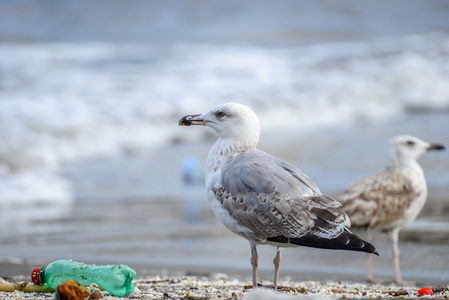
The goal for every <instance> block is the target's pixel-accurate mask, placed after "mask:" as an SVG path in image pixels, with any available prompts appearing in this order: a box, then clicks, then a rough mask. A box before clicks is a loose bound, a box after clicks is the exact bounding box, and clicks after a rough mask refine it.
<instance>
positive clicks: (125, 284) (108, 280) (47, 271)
mask: <svg viewBox="0 0 449 300" xmlns="http://www.w3.org/2000/svg"><path fill="white" fill-rule="evenodd" d="M135 277H136V272H135V271H134V270H133V269H131V268H130V267H128V266H126V265H107V266H92V265H86V264H83V263H78V262H75V261H71V260H57V261H54V262H52V263H51V264H49V265H48V266H47V267H46V268H36V269H34V270H33V272H32V273H31V279H32V281H33V282H34V284H37V285H39V284H44V283H46V284H47V285H48V286H50V287H52V288H54V289H56V288H57V287H58V285H60V284H61V283H63V282H65V281H67V280H69V279H72V280H75V281H77V282H78V283H79V284H80V285H82V286H85V285H89V284H92V283H95V284H96V285H98V286H99V287H101V288H103V289H104V290H105V291H107V292H109V293H110V294H111V295H113V296H116V297H124V296H127V295H129V294H131V293H132V292H133V291H134V286H133V285H132V280H133V279H134V278H135Z"/></svg>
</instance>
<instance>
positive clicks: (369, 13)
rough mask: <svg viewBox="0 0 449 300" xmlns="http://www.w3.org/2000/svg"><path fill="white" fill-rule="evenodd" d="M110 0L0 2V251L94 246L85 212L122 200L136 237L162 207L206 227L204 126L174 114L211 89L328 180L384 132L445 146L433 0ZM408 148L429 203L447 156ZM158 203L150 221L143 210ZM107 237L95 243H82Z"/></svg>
mask: <svg viewBox="0 0 449 300" xmlns="http://www.w3.org/2000/svg"><path fill="white" fill-rule="evenodd" d="M110 3H112V4H113V5H106V2H103V1H99V2H96V4H93V3H89V4H88V5H87V3H86V2H84V1H65V2H59V1H49V2H42V3H30V2H28V1H15V2H14V1H1V2H0V11H1V12H0V128H1V130H0V141H1V142H0V226H1V227H2V230H1V233H0V243H1V245H2V246H0V259H1V258H7V257H16V256H18V257H23V258H33V257H38V258H50V257H59V256H61V254H62V253H67V252H66V251H67V249H65V248H64V247H63V248H60V247H56V244H58V243H59V242H61V243H66V240H65V238H64V237H65V236H67V234H69V233H70V234H74V237H75V238H74V239H79V240H80V245H84V246H86V245H88V244H90V248H92V249H91V250H89V251H87V252H88V253H89V254H86V255H85V256H84V259H87V258H89V259H91V260H95V259H96V258H98V257H97V256H98V255H99V253H101V252H102V251H105V250H104V248H103V247H106V248H107V249H109V250H111V249H113V248H114V247H115V246H117V245H118V244H119V243H118V242H117V241H116V239H115V238H113V237H111V236H109V235H110V233H109V231H110V230H109V229H108V227H104V228H103V227H101V226H100V227H96V225H98V224H97V223H96V220H98V219H100V220H101V219H102V218H104V217H101V213H102V211H104V213H118V211H120V210H121V209H122V208H124V207H127V208H126V209H125V211H126V212H128V214H124V215H120V217H119V218H118V219H117V220H116V222H117V226H118V227H120V228H124V229H123V230H124V231H126V230H127V229H126V228H132V230H133V231H134V232H135V233H136V235H137V237H134V238H133V241H134V240H135V243H139V242H143V241H144V240H145V239H146V238H148V237H151V238H152V239H153V238H155V237H156V238H157V237H158V236H163V235H164V234H174V233H173V230H171V229H167V228H166V227H164V226H168V228H170V225H169V224H170V222H169V221H171V222H172V221H173V220H172V219H173V218H172V216H171V214H172V213H173V211H177V213H178V214H180V215H182V216H184V217H186V218H185V219H183V220H185V223H182V226H186V228H191V230H193V232H195V230H196V229H195V228H196V227H195V226H197V227H200V228H203V227H202V226H205V227H207V226H210V222H214V221H212V220H214V219H213V216H211V214H210V211H209V210H208V207H207V203H206V200H205V197H204V190H203V189H204V187H203V184H202V182H203V181H204V178H203V177H204V175H203V171H204V161H205V157H206V155H207V152H208V149H209V148H210V146H211V145H212V143H213V140H214V136H213V134H212V132H211V131H208V130H206V129H204V128H180V127H178V126H177V122H178V120H179V118H181V117H182V116H184V115H186V114H194V113H202V112H205V111H206V110H208V109H210V108H211V107H213V106H214V105H216V104H218V103H222V102H229V101H234V102H240V103H243V104H246V105H248V106H250V107H252V108H253V110H254V111H256V113H257V114H258V115H259V118H260V120H261V126H262V136H261V141H260V147H261V148H262V149H264V150H267V151H268V152H270V153H272V154H274V155H277V156H280V157H282V158H284V159H287V160H290V161H292V162H294V163H295V164H297V165H298V166H299V167H300V168H301V169H303V170H304V171H305V172H306V173H307V174H309V175H310V176H311V178H312V179H313V180H314V181H315V182H316V183H317V184H318V185H319V186H320V188H321V190H322V191H323V192H326V193H328V194H330V195H336V194H337V193H338V192H340V191H342V190H343V189H344V188H345V187H346V186H347V185H348V184H349V183H351V182H352V181H353V180H356V179H357V178H359V177H361V176H364V175H367V174H370V173H373V172H377V171H381V170H382V169H383V164H384V150H385V149H384V147H385V143H386V141H387V139H389V138H390V137H392V136H394V135H396V134H403V133H406V134H412V135H416V136H418V137H420V138H422V139H425V140H429V141H432V142H440V143H443V144H446V146H449V135H448V133H447V127H448V125H449V19H448V18H447V13H449V6H448V5H447V3H446V2H445V1H432V2H425V3H424V2H421V1H396V2H395V3H394V4H393V3H390V2H387V1H385V2H382V3H384V5H380V4H379V5H376V6H374V5H373V4H370V3H359V2H356V1H343V2H341V3H340V4H339V5H337V4H334V3H332V2H330V1H314V2H313V3H309V2H307V1H281V2H280V4H276V5H275V4H273V3H272V2H270V1H259V2H254V1H249V2H245V3H240V2H238V1H229V2H226V3H221V2H219V1H210V2H209V1H208V2H206V1H186V2H184V3H183V4H176V3H175V2H171V1H167V2H164V3H159V2H157V1H148V2H146V3H144V4H142V3H140V4H134V5H126V4H123V3H122V2H119V1H113V2H107V4H110ZM119 12H120V13H119ZM421 162H422V164H423V167H424V169H425V172H426V175H427V179H428V183H429V203H430V205H428V206H426V209H425V215H426V216H438V217H441V216H442V215H444V214H445V213H444V212H447V211H448V210H449V204H447V203H448V198H447V196H446V195H447V191H448V187H449V156H448V155H447V153H446V152H442V153H431V154H428V155H426V156H425V157H423V159H422V160H421ZM186 172H190V173H191V174H192V176H193V179H192V180H193V181H192V182H193V184H186V182H185V175H186ZM147 202H150V203H155V204H154V205H155V207H153V206H152V204H142V203H147ZM158 203H162V204H158ZM146 205H149V206H148V207H147V206H146ZM109 206H110V207H112V208H111V210H112V212H110V211H109V210H108V209H107V207H109ZM128 206H129V207H128ZM80 207H81V208H80ZM86 207H87V208H86ZM89 207H95V208H96V209H97V211H96V212H95V213H93V212H91V211H90V209H89ZM142 207H144V208H146V209H148V210H149V211H148V212H147V211H146V210H142ZM174 207H176V209H175V208H174ZM116 209H117V210H116ZM74 214H81V215H77V217H75V216H74ZM156 215H158V217H159V219H160V220H159V219H158V220H159V222H161V223H160V224H164V226H160V227H159V226H157V225H155V223H153V222H150V223H149V224H147V225H148V226H145V224H146V223H145V221H144V220H145V218H147V217H148V218H153V217H154V216H156ZM83 216H85V217H83ZM133 216H134V217H133ZM109 218H110V217H107V218H106V219H107V220H109ZM133 218H134V220H135V222H136V224H135V225H136V226H135V227H133V226H132V225H130V224H129V223H130V222H131V223H133V221H132V219H133ZM136 220H140V221H141V223H140V225H139V223H138V222H137V221H136ZM198 222H199V223H198ZM102 224H103V225H104V226H106V225H105V224H109V221H107V222H105V223H102ZM192 224H193V225H192ZM195 224H196V225H195ZM198 224H201V225H198ZM214 224H215V223H214ZM109 225H110V224H109ZM178 225H179V224H178ZM77 226H80V228H82V233H78V234H77V233H75V232H76V227H77ZM182 226H181V227H182ZM155 227H156V228H155ZM95 228H101V230H100V229H99V233H97V234H95V233H91V234H92V235H87V236H86V234H85V232H86V231H89V232H91V231H94V232H95ZM176 228H178V227H176ZM130 230H131V229H130ZM203 230H204V229H201V230H199V232H200V233H198V236H197V235H195V234H193V237H192V239H190V240H189V239H186V240H185V241H184V242H185V243H187V244H186V245H187V246H186V247H188V244H189V243H194V241H195V240H196V239H199V237H200V236H202V235H203V234H204V232H203ZM115 232H118V231H115ZM123 234H124V233H123ZM207 234H208V235H210V236H212V237H214V234H213V233H211V232H208V233H207ZM220 234H221V233H220ZM220 234H219V235H220ZM104 235H105V236H107V238H106V239H107V240H108V243H107V245H101V243H100V244H96V243H95V242H93V241H95V240H96V239H99V240H101V238H102V236H104ZM54 236H57V237H58V238H56V240H55V239H53V238H52V237H54ZM214 238H216V237H214ZM109 239H111V240H109ZM192 241H193V242H192ZM33 243H37V244H39V245H44V244H49V245H52V246H53V247H51V246H49V247H44V246H42V247H37V250H36V251H32V250H31V245H32V244H33ZM70 243H72V244H74V243H75V242H74V241H71V242H70ZM70 243H69V244H70ZM149 243H151V242H149ZM18 245H21V249H22V250H20V251H14V249H16V247H17V246H18ZM164 245H165V246H163V247H162V246H161V248H160V249H159V250H158V251H161V252H158V253H162V252H164V249H166V247H168V246H167V245H168V244H164ZM197 246H198V245H196V246H195V247H193V248H192V249H195V250H198V248H197ZM86 247H87V246H86ZM148 247H150V248H151V247H152V246H148ZM164 247H165V248H164ZM88 248H89V247H88ZM90 248H89V249H90ZM129 248H132V247H131V246H129ZM2 249H3V250H2ZM135 249H137V250H136V251H142V252H143V251H144V249H143V248H142V247H135ZM128 250H129V249H128ZM111 251H112V250H111ZM117 251H118V252H119V253H120V255H118V256H116V258H117V257H121V255H122V254H123V253H125V252H126V251H125V250H123V249H121V250H117ZM112 252H113V251H112ZM70 253H71V255H73V257H74V258H75V257H76V258H79V259H83V256H82V255H79V253H80V252H79V251H75V252H73V253H72V252H70ZM81 253H82V252H81ZM198 255H201V253H199V254H198ZM111 257H114V255H113V254H111ZM136 257H139V256H136ZM158 257H159V256H158ZM144 259H145V257H142V260H144ZM167 259H168V258H167ZM214 259H215V258H214ZM136 260H137V259H136ZM158 260H159V261H161V260H162V261H163V257H162V256H161V257H159V258H158ZM211 260H213V259H211Z"/></svg>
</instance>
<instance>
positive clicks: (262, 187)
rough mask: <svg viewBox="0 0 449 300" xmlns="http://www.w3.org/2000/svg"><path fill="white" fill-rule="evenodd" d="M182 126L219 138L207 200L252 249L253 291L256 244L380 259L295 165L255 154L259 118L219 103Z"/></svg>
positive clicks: (211, 154) (336, 206) (212, 158)
mask: <svg viewBox="0 0 449 300" xmlns="http://www.w3.org/2000/svg"><path fill="white" fill-rule="evenodd" d="M179 125H180V126H190V125H205V126H208V127H210V128H212V129H213V130H215V131H216V132H217V134H218V140H217V142H216V143H215V144H214V146H213V147H212V149H211V150H210V152H209V156H208V158H207V170H206V189H207V196H208V199H209V202H210V205H211V207H212V210H213V211H214V213H215V215H216V216H217V218H218V219H219V220H220V221H221V222H222V223H223V224H224V225H225V226H226V227H227V228H228V229H229V230H231V231H232V232H234V233H235V234H238V235H240V236H241V237H244V238H245V239H247V240H248V241H249V243H250V246H251V264H252V267H253V288H255V287H256V286H257V266H258V256H257V249H256V247H257V245H259V244H268V245H272V246H275V247H277V251H276V257H275V258H274V261H273V263H274V289H275V290H276V288H277V283H278V276H279V266H280V263H281V251H280V247H296V246H308V247H315V248H324V249H342V250H352V251H363V252H368V253H374V254H377V252H376V250H375V248H374V246H373V245H371V244H369V243H367V242H365V241H363V240H362V239H360V238H359V237H357V236H356V235H354V234H353V233H351V232H350V231H349V230H348V227H350V221H349V218H348V216H347V215H346V214H345V213H344V212H343V211H342V209H341V204H340V203H339V202H337V201H335V200H334V199H331V198H329V197H327V196H325V195H323V194H321V192H320V190H319V189H318V187H317V186H316V185H315V183H313V181H312V180H310V179H309V177H308V176H307V175H306V174H304V173H303V172H301V170H299V169H298V168H297V167H295V166H294V165H292V164H290V163H288V162H286V161H283V160H280V159H278V158H276V157H273V156H271V155H269V154H267V153H265V152H263V151H260V150H257V149H256V145H257V142H258V141H259V134H260V126H259V119H258V118H257V116H256V114H255V113H254V112H253V111H252V110H251V109H250V108H249V107H247V106H244V105H241V104H237V103H225V104H221V105H219V106H217V107H215V108H213V109H212V110H210V111H209V112H207V113H205V114H202V115H188V116H185V117H183V118H182V119H181V120H179Z"/></svg>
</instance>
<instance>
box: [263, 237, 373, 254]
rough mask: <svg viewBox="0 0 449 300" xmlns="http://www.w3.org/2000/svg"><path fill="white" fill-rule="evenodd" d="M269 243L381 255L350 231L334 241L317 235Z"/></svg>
mask: <svg viewBox="0 0 449 300" xmlns="http://www.w3.org/2000/svg"><path fill="white" fill-rule="evenodd" d="M267 241H270V242H276V243H281V244H295V245H298V246H306V247H312V248H320V249H330V250H349V251H359V252H366V253H371V254H375V255H377V256H379V253H377V251H376V248H375V247H374V246H373V245H372V244H370V243H368V242H366V241H364V240H363V239H361V238H360V237H358V236H357V235H355V234H353V233H352V232H348V231H345V232H343V233H342V234H340V235H339V236H337V237H335V238H332V239H326V238H320V237H318V236H316V235H305V236H302V237H300V238H287V237H285V236H277V237H272V238H267Z"/></svg>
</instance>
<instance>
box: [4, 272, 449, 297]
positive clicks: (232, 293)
mask: <svg viewBox="0 0 449 300" xmlns="http://www.w3.org/2000/svg"><path fill="white" fill-rule="evenodd" d="M21 279H22V278H21V277H20V276H17V277H14V278H11V281H13V282H21V281H20V280H21ZM133 284H134V286H135V290H134V292H133V293H131V294H130V295H128V296H127V297H124V298H117V297H112V296H110V295H108V293H106V292H103V296H104V298H105V299H259V300H260V299H305V298H310V299H317V298H322V299H325V298H326V299H332V298H338V299H361V298H395V299H417V298H418V297H421V296H422V295H419V293H418V291H419V290H420V289H421V288H422V287H416V286H410V287H404V286H397V285H394V284H366V283H357V282H340V281H339V282H335V281H314V280H308V281H300V282H297V281H292V280H283V281H281V282H280V286H279V288H278V292H274V291H273V290H272V287H271V286H270V282H262V283H261V285H260V287H259V288H258V289H256V290H253V289H251V283H250V281H242V280H241V279H240V278H238V277H232V276H228V275H226V274H223V273H220V274H213V275H210V276H182V275H172V276H168V275H158V276H153V277H146V278H141V279H137V280H135V281H133ZM431 288H432V291H433V295H432V296H430V295H425V298H428V297H431V298H432V299H447V298H448V297H449V286H431ZM88 290H89V291H90V292H94V291H98V290H99V289H98V287H95V286H89V287H88ZM0 297H1V298H2V299H54V293H26V292H21V291H15V292H10V293H8V292H0Z"/></svg>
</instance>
